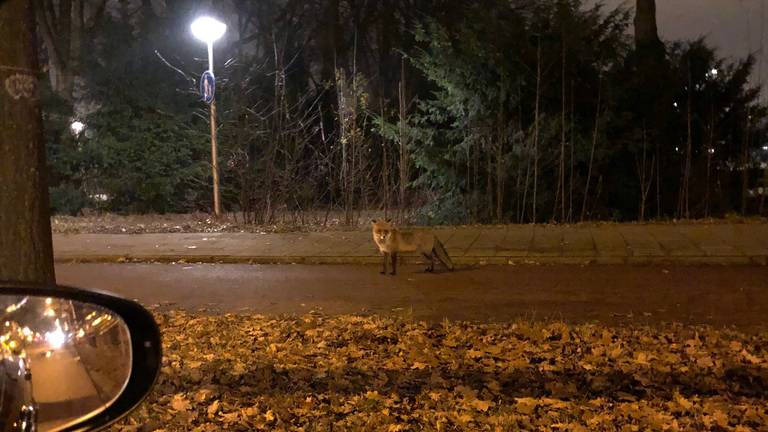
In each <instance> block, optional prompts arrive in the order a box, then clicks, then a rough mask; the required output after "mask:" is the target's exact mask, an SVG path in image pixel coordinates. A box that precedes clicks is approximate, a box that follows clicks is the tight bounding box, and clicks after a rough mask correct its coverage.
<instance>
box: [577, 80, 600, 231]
mask: <svg viewBox="0 0 768 432" xmlns="http://www.w3.org/2000/svg"><path fill="white" fill-rule="evenodd" d="M602 88H603V76H602V74H601V75H600V77H599V79H598V83H597V108H596V109H595V129H594V131H593V132H592V149H591V150H590V151H589V165H587V184H586V185H585V186H584V199H583V200H582V202H581V217H580V218H579V220H580V221H581V222H584V218H585V217H586V215H587V199H588V198H589V181H590V180H591V179H592V165H593V164H594V162H595V147H596V146H597V132H598V130H599V126H600V102H601V98H602Z"/></svg>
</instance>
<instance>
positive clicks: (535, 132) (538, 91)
mask: <svg viewBox="0 0 768 432" xmlns="http://www.w3.org/2000/svg"><path fill="white" fill-rule="evenodd" d="M540 101H541V37H539V39H538V44H537V46H536V112H535V114H534V120H533V201H532V202H531V215H532V216H531V222H533V223H536V198H537V196H536V195H537V192H538V190H537V189H538V186H539V102H540Z"/></svg>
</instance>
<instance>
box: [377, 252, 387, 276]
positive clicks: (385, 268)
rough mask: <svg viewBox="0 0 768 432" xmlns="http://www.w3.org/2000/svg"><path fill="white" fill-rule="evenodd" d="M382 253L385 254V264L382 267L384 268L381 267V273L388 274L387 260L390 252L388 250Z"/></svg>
mask: <svg viewBox="0 0 768 432" xmlns="http://www.w3.org/2000/svg"><path fill="white" fill-rule="evenodd" d="M382 254H383V256H384V261H383V264H384V268H382V269H381V271H380V272H379V273H381V274H387V261H389V254H388V253H386V252H382Z"/></svg>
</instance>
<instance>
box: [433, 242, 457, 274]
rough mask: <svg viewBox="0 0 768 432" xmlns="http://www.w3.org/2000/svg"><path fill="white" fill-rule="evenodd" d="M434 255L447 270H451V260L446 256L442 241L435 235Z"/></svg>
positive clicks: (446, 252)
mask: <svg viewBox="0 0 768 432" xmlns="http://www.w3.org/2000/svg"><path fill="white" fill-rule="evenodd" d="M435 255H436V256H437V259H439V260H440V262H441V263H443V265H444V266H445V267H446V268H447V269H448V270H450V271H453V261H451V257H450V256H448V251H446V250H445V246H443V243H442V242H441V241H440V239H438V238H437V237H435Z"/></svg>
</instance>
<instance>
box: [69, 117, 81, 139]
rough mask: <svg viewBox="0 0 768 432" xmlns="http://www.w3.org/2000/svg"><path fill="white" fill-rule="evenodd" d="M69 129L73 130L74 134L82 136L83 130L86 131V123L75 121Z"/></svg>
mask: <svg viewBox="0 0 768 432" xmlns="http://www.w3.org/2000/svg"><path fill="white" fill-rule="evenodd" d="M69 128H70V129H71V130H72V133H73V134H74V135H75V136H77V135H80V132H82V131H83V129H85V123H83V122H81V121H80V120H75V121H73V122H72V123H71V124H70V125H69Z"/></svg>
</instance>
